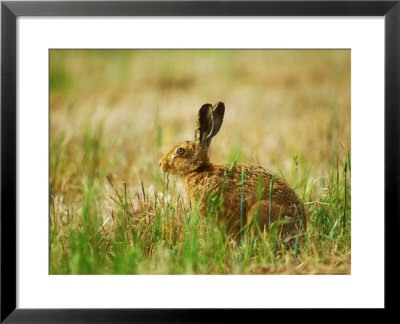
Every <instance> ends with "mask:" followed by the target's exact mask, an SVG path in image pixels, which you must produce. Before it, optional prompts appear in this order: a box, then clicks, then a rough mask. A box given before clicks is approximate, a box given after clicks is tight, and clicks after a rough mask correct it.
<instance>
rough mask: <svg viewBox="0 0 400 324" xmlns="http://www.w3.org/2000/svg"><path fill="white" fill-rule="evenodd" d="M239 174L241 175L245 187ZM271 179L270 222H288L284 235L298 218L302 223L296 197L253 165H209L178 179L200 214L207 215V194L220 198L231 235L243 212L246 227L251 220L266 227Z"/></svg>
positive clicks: (276, 178) (278, 181) (301, 215)
mask: <svg viewBox="0 0 400 324" xmlns="http://www.w3.org/2000/svg"><path fill="white" fill-rule="evenodd" d="M242 171H244V179H245V180H244V183H243V181H242ZM272 177H273V178H274V183H273V190H272V193H273V194H272V197H271V202H272V208H271V222H276V221H277V220H278V219H280V220H282V221H283V222H284V221H288V222H289V224H288V225H286V227H284V228H283V230H284V231H285V232H286V231H288V230H290V229H292V228H294V226H293V225H294V224H295V223H298V220H299V218H300V219H301V220H302V221H305V219H304V217H303V216H304V210H303V204H302V203H301V201H300V199H299V198H298V197H297V195H296V193H295V192H294V191H293V190H292V189H291V188H290V187H289V186H288V184H287V183H286V182H285V181H284V180H282V178H280V177H279V176H278V175H276V174H273V173H272V172H270V171H267V170H265V169H264V168H263V167H261V166H259V165H255V164H249V163H237V164H235V165H233V167H232V166H231V165H214V164H211V163H208V164H206V165H203V166H202V167H201V168H199V169H198V170H196V171H194V172H190V173H186V174H183V175H182V176H181V178H182V180H183V181H184V182H185V184H186V186H187V189H188V194H189V197H190V201H191V203H192V205H193V204H196V203H199V202H200V208H201V211H202V213H203V214H206V211H207V202H208V198H209V196H210V194H212V193H213V192H216V193H217V194H220V195H222V198H223V210H222V212H223V214H224V216H225V218H226V221H227V224H228V227H229V228H230V229H232V231H233V232H234V233H237V232H238V231H239V229H240V220H241V215H242V212H243V216H244V221H245V223H247V224H248V223H249V222H250V220H251V219H253V218H254V217H257V218H258V219H257V224H258V226H259V228H260V229H263V227H264V226H267V227H268V225H269V224H268V223H269V202H270V183H271V180H272ZM243 189H244V192H243ZM242 200H243V211H242ZM253 229H254V227H253Z"/></svg>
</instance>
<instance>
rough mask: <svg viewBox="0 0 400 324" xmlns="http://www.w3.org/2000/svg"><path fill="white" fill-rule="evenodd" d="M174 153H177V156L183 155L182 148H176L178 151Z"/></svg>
mask: <svg viewBox="0 0 400 324" xmlns="http://www.w3.org/2000/svg"><path fill="white" fill-rule="evenodd" d="M176 153H178V154H179V155H183V154H185V150H184V149H183V148H182V147H178V149H177V150H176Z"/></svg>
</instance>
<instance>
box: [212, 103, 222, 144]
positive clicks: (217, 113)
mask: <svg viewBox="0 0 400 324" xmlns="http://www.w3.org/2000/svg"><path fill="white" fill-rule="evenodd" d="M224 113H225V105H224V103H223V102H218V103H217V104H216V105H215V106H214V109H213V119H214V124H213V130H212V134H211V137H214V136H215V135H217V133H218V132H219V129H220V128H221V125H222V121H223V120H224Z"/></svg>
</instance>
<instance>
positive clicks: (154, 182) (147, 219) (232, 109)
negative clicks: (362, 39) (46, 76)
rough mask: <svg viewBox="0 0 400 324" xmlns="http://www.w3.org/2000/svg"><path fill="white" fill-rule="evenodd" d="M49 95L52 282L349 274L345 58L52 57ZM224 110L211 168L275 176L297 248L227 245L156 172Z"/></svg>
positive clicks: (257, 239)
mask: <svg viewBox="0 0 400 324" xmlns="http://www.w3.org/2000/svg"><path fill="white" fill-rule="evenodd" d="M49 82H50V180H49V181H50V197H49V204H50V215H49V227H50V228H49V234H50V240H49V253H50V269H49V271H50V274H350V273H351V154H350V152H351V147H350V143H351V133H350V99H351V98H350V51H349V50H304V51H303V50H52V51H50V80H49ZM217 101H223V102H224V103H225V106H226V112H225V118H224V123H223V125H222V128H221V130H220V132H219V134H218V135H217V136H216V137H215V138H214V139H213V143H212V144H211V148H210V158H211V161H213V162H215V163H233V162H235V161H236V162H254V163H258V164H261V165H263V166H264V167H266V168H267V169H270V170H272V171H274V172H277V173H278V174H280V175H281V176H282V177H283V178H284V179H285V180H286V181H287V182H288V183H289V184H290V186H291V187H292V188H294V189H295V191H296V192H297V194H298V195H299V197H300V198H301V199H302V200H303V201H304V203H305V206H306V208H307V210H308V217H309V219H308V226H307V228H306V229H303V230H302V231H301V232H300V233H299V235H298V236H297V238H296V240H295V244H287V242H286V241H285V240H284V239H282V238H281V237H279V236H277V235H276V231H273V229H269V230H267V231H266V232H265V233H264V234H263V235H262V236H251V235H244V236H242V238H241V239H237V238H236V239H234V238H232V237H230V236H228V235H227V234H226V231H225V229H224V228H223V226H220V225H219V224H217V223H216V222H215V220H214V219H213V218H212V217H202V216H201V215H200V214H199V212H198V211H197V209H196V208H189V204H188V200H187V194H186V191H185V188H184V186H183V184H182V183H181V182H180V180H179V179H177V178H176V177H174V176H172V175H170V176H168V175H166V174H162V173H161V172H160V169H159V165H158V161H159V159H160V158H161V157H162V156H163V155H164V154H165V153H167V152H168V151H169V150H170V149H171V148H172V147H173V146H174V145H176V144H178V143H180V142H181V141H183V140H193V138H194V128H195V119H196V115H197V112H198V110H199V108H200V107H201V105H203V104H204V103H208V102H209V103H212V104H213V103H215V102H217Z"/></svg>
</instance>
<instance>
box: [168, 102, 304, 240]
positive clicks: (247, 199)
mask: <svg viewBox="0 0 400 324" xmlns="http://www.w3.org/2000/svg"><path fill="white" fill-rule="evenodd" d="M224 109H225V107H224V105H223V103H219V104H218V105H217V106H216V108H214V110H213V109H212V106H211V105H208V104H207V105H204V106H203V107H202V108H201V109H200V112H199V116H198V122H197V126H198V128H197V130H196V141H193V142H190V141H186V142H184V143H182V144H180V145H177V146H176V147H174V148H173V149H172V150H171V151H170V152H169V153H167V154H166V155H165V156H164V157H163V158H162V159H161V160H160V167H161V169H162V170H163V171H168V172H170V173H172V174H176V173H179V175H180V177H181V179H182V180H183V181H184V182H185V184H186V186H187V190H188V195H189V199H190V201H191V204H192V205H194V204H199V205H200V210H201V212H202V214H203V215H206V216H207V207H208V204H209V201H210V199H209V198H210V195H212V194H216V195H217V196H218V197H220V198H221V199H222V200H223V203H222V206H221V207H222V208H221V209H222V214H223V215H224V219H225V220H226V223H227V225H228V228H229V229H230V231H232V232H233V233H237V232H238V231H239V230H240V224H241V219H242V220H243V221H244V224H246V223H247V224H250V221H251V222H253V223H254V224H257V225H258V227H259V228H260V229H261V230H262V229H263V228H264V227H265V226H266V227H268V225H269V219H271V223H273V222H276V221H278V220H280V221H282V223H287V224H286V225H284V226H282V227H281V229H282V231H283V232H288V231H291V230H294V229H295V228H296V227H298V226H299V225H300V224H303V225H305V224H306V212H305V209H304V206H303V203H302V202H301V201H300V199H299V198H298V196H297V195H296V193H295V192H294V190H293V189H292V188H290V186H289V185H288V184H287V183H286V182H285V181H284V180H283V179H282V178H280V177H279V176H278V175H276V174H274V173H272V172H270V171H267V170H266V169H264V168H263V167H262V166H259V165H255V164H248V163H237V164H234V165H228V164H226V165H216V164H212V163H211V162H210V161H209V158H208V155H207V151H208V147H209V144H210V141H211V138H212V137H213V136H214V135H215V134H216V133H217V132H218V130H219V128H220V126H221V124H222V119H223V114H224ZM210 124H211V125H210ZM243 175H244V181H243ZM272 178H273V179H274V182H273V186H272V187H273V190H272V196H271V197H270V185H271V180H272ZM270 202H271V208H270ZM242 216H243V218H242ZM254 227H255V226H254ZM254 227H252V230H254Z"/></svg>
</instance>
